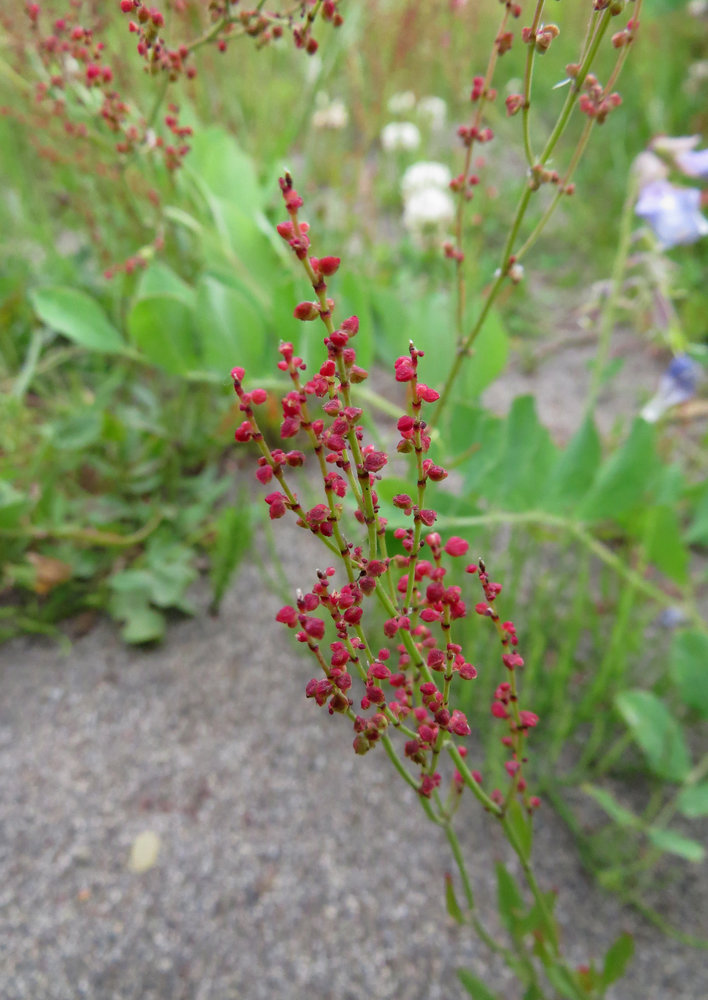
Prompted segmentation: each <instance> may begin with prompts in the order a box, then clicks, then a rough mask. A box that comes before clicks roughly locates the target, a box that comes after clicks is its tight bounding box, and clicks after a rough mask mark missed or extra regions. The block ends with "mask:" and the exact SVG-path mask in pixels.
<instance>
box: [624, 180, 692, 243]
mask: <svg viewBox="0 0 708 1000" xmlns="http://www.w3.org/2000/svg"><path fill="white" fill-rule="evenodd" d="M700 205H701V192H700V191H699V189H698V188H688V187H676V185H674V184H670V183H669V182H668V181H665V180H656V181H651V182H650V183H649V184H647V185H646V186H645V187H643V188H642V190H641V192H640V194H639V198H638V200H637V204H636V206H635V209H634V211H635V212H636V214H637V215H638V216H639V217H640V218H642V219H645V220H646V221H647V222H648V224H649V226H650V227H651V229H652V230H653V232H654V234H655V236H656V237H657V239H658V240H659V242H660V243H661V245H662V247H664V248H665V249H668V248H670V247H675V246H679V245H681V244H684V243H695V242H696V240H699V239H700V238H701V236H705V235H706V233H708V219H706V218H705V216H703V215H702V214H701V211H700Z"/></svg>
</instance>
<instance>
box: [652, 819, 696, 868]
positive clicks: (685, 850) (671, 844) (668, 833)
mask: <svg viewBox="0 0 708 1000" xmlns="http://www.w3.org/2000/svg"><path fill="white" fill-rule="evenodd" d="M647 836H648V837H649V840H650V841H651V843H652V844H653V845H654V847H658V848H659V850H660V851H666V853H667V854H677V855H678V856H679V857H680V858H685V859H686V861H694V862H699V861H702V860H703V858H704V857H705V854H706V849H705V847H704V846H703V844H701V843H699V842H698V841H697V840H691V839H690V837H684V836H683V835H682V834H680V833H676V832H675V831H674V830H659V829H657V828H655V827H651V828H650V829H649V830H648V831H647Z"/></svg>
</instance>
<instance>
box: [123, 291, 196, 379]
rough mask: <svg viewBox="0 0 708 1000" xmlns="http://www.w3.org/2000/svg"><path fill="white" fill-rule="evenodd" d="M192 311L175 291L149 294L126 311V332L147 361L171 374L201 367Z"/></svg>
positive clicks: (187, 372) (188, 371) (186, 372)
mask: <svg viewBox="0 0 708 1000" xmlns="http://www.w3.org/2000/svg"><path fill="white" fill-rule="evenodd" d="M194 324H195V315H194V312H193V311H192V310H191V309H190V308H189V307H188V306H186V305H185V304H184V302H183V301H182V300H181V299H178V298H176V297H175V296H174V295H151V296H149V297H148V298H144V299H140V300H139V301H138V302H136V303H135V305H134V306H133V308H132V309H131V311H130V313H129V314H128V332H129V335H130V339H131V341H132V342H133V344H134V345H135V347H137V348H138V350H140V351H141V352H142V353H143V354H144V355H145V357H146V358H147V360H148V361H150V362H152V364H154V365H157V367H158V368H162V369H163V370H164V371H166V372H169V373H170V374H171V375H187V374H189V373H190V372H195V371H199V370H200V367H201V366H200V363H199V359H198V356H197V350H196V338H195V331H194Z"/></svg>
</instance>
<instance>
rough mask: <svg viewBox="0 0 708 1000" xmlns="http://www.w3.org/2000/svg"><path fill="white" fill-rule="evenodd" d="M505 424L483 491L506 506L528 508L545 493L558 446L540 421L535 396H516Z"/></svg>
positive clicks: (516, 508) (489, 498)
mask: <svg viewBox="0 0 708 1000" xmlns="http://www.w3.org/2000/svg"><path fill="white" fill-rule="evenodd" d="M503 424H504V431H503V437H502V440H501V442H500V446H499V453H498V460H497V463H496V465H495V466H494V467H493V468H491V469H489V470H488V471H487V473H486V476H485V481H484V487H483V488H484V493H485V496H486V497H487V498H488V500H489V501H490V502H493V501H496V502H497V503H499V504H500V505H503V507H504V508H506V509H511V510H518V509H522V510H523V509H528V508H529V507H530V506H532V505H533V504H534V503H535V501H536V500H537V499H538V497H539V496H541V495H542V494H543V491H544V487H545V484H546V480H547V478H548V474H549V471H550V469H551V468H552V466H553V463H554V461H555V447H554V445H553V443H552V442H551V438H550V435H549V433H548V431H547V430H546V428H545V427H544V426H543V425H542V424H541V423H539V420H538V417H537V415H536V403H535V400H534V398H533V396H517V398H516V399H515V400H514V402H513V403H512V406H511V410H510V411H509V414H508V416H507V417H506V418H505V420H504V422H503Z"/></svg>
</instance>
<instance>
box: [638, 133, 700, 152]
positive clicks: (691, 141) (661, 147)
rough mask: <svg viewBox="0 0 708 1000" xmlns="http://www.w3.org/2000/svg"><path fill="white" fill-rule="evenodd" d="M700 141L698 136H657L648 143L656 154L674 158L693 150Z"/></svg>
mask: <svg viewBox="0 0 708 1000" xmlns="http://www.w3.org/2000/svg"><path fill="white" fill-rule="evenodd" d="M700 141H701V137H700V135H657V136H655V137H654V138H653V139H652V141H651V142H650V143H649V148H650V149H654V150H656V152H657V153H666V154H667V155H668V156H676V154H677V153H685V152H686V150H687V149H695V148H696V146H697V145H698V143H699V142H700Z"/></svg>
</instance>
